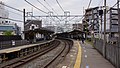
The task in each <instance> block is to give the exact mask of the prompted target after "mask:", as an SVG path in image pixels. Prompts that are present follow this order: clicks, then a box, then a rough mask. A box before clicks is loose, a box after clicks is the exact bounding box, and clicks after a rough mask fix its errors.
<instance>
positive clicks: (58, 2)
mask: <svg viewBox="0 0 120 68" xmlns="http://www.w3.org/2000/svg"><path fill="white" fill-rule="evenodd" d="M56 2H57V4H58V5H59V7H60V8H61V10H62V11H63V12H65V11H64V9H63V7H62V6H61V5H60V3H59V2H58V0H56Z"/></svg>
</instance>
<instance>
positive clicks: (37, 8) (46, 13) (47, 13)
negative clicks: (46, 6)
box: [25, 0, 48, 14]
mask: <svg viewBox="0 0 120 68" xmlns="http://www.w3.org/2000/svg"><path fill="white" fill-rule="evenodd" d="M25 1H26V2H27V3H28V4H29V5H31V6H33V7H34V8H36V9H37V10H39V11H41V12H43V13H45V14H48V13H47V12H45V11H43V10H41V9H39V8H38V7H36V6H35V5H33V4H32V3H30V2H28V1H27V0H25Z"/></svg>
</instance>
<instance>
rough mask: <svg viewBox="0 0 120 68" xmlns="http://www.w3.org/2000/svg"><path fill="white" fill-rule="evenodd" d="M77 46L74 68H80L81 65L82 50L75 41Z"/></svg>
mask: <svg viewBox="0 0 120 68" xmlns="http://www.w3.org/2000/svg"><path fill="white" fill-rule="evenodd" d="M77 45H78V54H77V58H76V62H75V65H74V68H80V64H81V55H82V49H81V46H80V43H79V42H78V41H77Z"/></svg>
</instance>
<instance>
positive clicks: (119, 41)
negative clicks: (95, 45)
mask: <svg viewBox="0 0 120 68" xmlns="http://www.w3.org/2000/svg"><path fill="white" fill-rule="evenodd" d="M119 2H120V1H119V0H117V8H118V34H119V37H118V49H117V54H118V55H117V61H118V63H117V68H120V65H119V64H120V60H119V59H120V58H119V57H120V53H119V52H120V51H119V47H120V10H119Z"/></svg>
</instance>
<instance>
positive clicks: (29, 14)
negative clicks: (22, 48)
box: [0, 3, 37, 19]
mask: <svg viewBox="0 0 120 68" xmlns="http://www.w3.org/2000/svg"><path fill="white" fill-rule="evenodd" d="M0 4H1V5H4V6H6V7H8V8H10V9H13V10H16V11H18V12H22V13H23V11H22V10H19V9H17V8H14V7H11V6H9V5H6V4H3V3H0ZM10 12H12V11H10ZM12 13H13V12H12ZM14 13H15V12H14ZM15 14H17V13H15ZM26 14H27V13H26ZM29 15H30V14H29ZM30 16H31V15H30ZM32 17H34V16H32ZM34 18H35V19H37V18H36V17H34Z"/></svg>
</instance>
